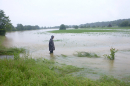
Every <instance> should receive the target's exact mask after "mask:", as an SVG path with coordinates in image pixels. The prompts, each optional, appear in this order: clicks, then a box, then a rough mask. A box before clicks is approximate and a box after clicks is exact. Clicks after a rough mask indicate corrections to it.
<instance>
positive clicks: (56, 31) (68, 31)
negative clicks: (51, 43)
mask: <svg viewBox="0 0 130 86" xmlns="http://www.w3.org/2000/svg"><path fill="white" fill-rule="evenodd" d="M49 32H51V33H84V32H118V30H104V29H103V30H96V29H94V30H90V29H89V30H87V29H86V30H84V29H78V30H77V29H73V30H55V31H49Z"/></svg>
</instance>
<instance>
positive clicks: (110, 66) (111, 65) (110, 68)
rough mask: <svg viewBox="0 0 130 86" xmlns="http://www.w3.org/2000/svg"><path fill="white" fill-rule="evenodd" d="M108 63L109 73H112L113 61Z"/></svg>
mask: <svg viewBox="0 0 130 86" xmlns="http://www.w3.org/2000/svg"><path fill="white" fill-rule="evenodd" d="M108 63H109V71H112V70H113V68H114V60H109V61H108Z"/></svg>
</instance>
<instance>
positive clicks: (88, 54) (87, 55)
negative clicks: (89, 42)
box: [74, 52, 99, 58]
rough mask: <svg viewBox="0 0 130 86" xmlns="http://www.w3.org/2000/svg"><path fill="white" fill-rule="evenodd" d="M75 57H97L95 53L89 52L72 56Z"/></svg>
mask: <svg viewBox="0 0 130 86" xmlns="http://www.w3.org/2000/svg"><path fill="white" fill-rule="evenodd" d="M74 55H75V56H78V57H90V58H91V57H99V56H98V55H97V54H95V53H89V52H77V54H74Z"/></svg>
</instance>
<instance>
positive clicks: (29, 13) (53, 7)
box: [0, 0, 130, 26]
mask: <svg viewBox="0 0 130 86" xmlns="http://www.w3.org/2000/svg"><path fill="white" fill-rule="evenodd" d="M0 9H1V10H4V12H5V14H6V15H7V16H9V17H10V20H11V22H12V24H13V25H14V26H16V25H17V24H18V23H21V24H23V25H39V26H59V25H60V24H65V25H79V24H85V23H92V22H102V21H112V20H117V19H126V18H130V0H0Z"/></svg>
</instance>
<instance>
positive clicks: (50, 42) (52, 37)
mask: <svg viewBox="0 0 130 86" xmlns="http://www.w3.org/2000/svg"><path fill="white" fill-rule="evenodd" d="M53 39H54V36H53V35H52V36H51V39H50V41H49V51H50V54H51V53H53V51H54V50H55V45H54V42H53Z"/></svg>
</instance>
